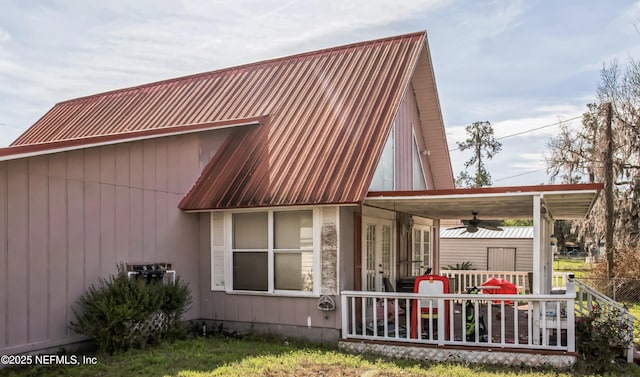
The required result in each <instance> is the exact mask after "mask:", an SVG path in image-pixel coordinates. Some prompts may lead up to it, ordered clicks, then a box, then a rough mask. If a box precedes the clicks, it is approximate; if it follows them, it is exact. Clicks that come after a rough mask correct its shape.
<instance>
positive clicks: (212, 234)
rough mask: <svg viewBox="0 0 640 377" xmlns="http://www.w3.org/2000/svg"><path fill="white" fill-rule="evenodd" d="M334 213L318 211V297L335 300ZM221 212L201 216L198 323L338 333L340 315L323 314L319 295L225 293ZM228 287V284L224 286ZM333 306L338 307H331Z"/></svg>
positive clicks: (331, 208) (331, 209) (333, 210)
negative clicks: (207, 322)
mask: <svg viewBox="0 0 640 377" xmlns="http://www.w3.org/2000/svg"><path fill="white" fill-rule="evenodd" d="M338 214H339V209H338V207H334V206H326V207H320V208H319V215H320V221H319V222H318V223H319V224H320V226H321V229H320V230H321V237H320V238H321V239H320V245H319V246H318V249H319V252H320V258H319V261H320V262H319V263H320V266H319V267H320V268H317V269H315V271H317V272H318V273H319V276H318V278H319V279H320V291H319V294H320V295H330V296H333V297H334V298H335V296H336V295H337V294H338V287H339V284H340V282H339V278H338V271H339V266H338V264H339V262H338V261H339V258H340V256H339V250H338V244H339V243H338V230H339V229H340V225H339V215H338ZM224 216H225V213H224V212H222V211H216V212H211V213H210V214H209V213H207V214H201V215H200V221H201V223H202V224H201V229H202V230H208V231H204V232H201V235H200V245H201V246H200V262H201V264H200V266H201V267H200V268H201V276H202V278H201V279H200V282H201V285H200V295H201V305H200V308H201V317H202V319H207V320H213V321H219V322H222V323H223V324H224V323H226V324H229V323H244V324H246V325H249V324H250V325H251V326H262V327H261V328H262V329H268V330H269V331H277V332H281V333H284V334H286V330H284V329H285V328H295V327H305V328H315V329H323V328H325V329H339V328H340V313H339V310H338V309H336V310H334V311H322V310H320V309H318V308H317V304H318V298H319V297H318V296H314V297H308V296H306V297H305V296H302V297H299V296H293V297H292V296H282V295H266V294H255V295H252V294H247V293H227V292H226V290H225V289H226V288H228V287H226V288H225V283H226V282H225V269H224V264H225V263H226V262H225V253H226V247H227V245H226V242H231V241H230V240H226V238H225V235H227V234H229V232H227V230H226V229H225V227H226V226H228V224H227V223H226V222H225V221H224ZM229 284H230V282H229ZM336 304H337V305H338V304H339V303H336Z"/></svg>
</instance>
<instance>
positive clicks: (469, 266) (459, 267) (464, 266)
mask: <svg viewBox="0 0 640 377" xmlns="http://www.w3.org/2000/svg"><path fill="white" fill-rule="evenodd" d="M442 269H443V270H475V268H474V267H473V263H471V262H462V263H456V264H455V266H452V265H448V266H446V267H442Z"/></svg>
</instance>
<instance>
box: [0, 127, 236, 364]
mask: <svg viewBox="0 0 640 377" xmlns="http://www.w3.org/2000/svg"><path fill="white" fill-rule="evenodd" d="M227 134H228V133H227V131H223V130H221V131H210V132H208V133H201V134H190V135H182V136H170V137H165V138H160V139H156V140H146V141H137V142H130V143H123V144H119V145H116V146H103V147H95V148H89V149H84V150H78V151H72V152H64V153H57V154H51V155H47V156H39V157H31V158H24V159H17V160H11V161H6V162H0V351H2V352H0V353H15V352H24V351H28V350H32V349H39V348H44V347H56V346H58V345H61V344H64V343H66V342H69V341H72V340H74V339H77V338H78V337H77V335H76V334H73V333H71V332H70V331H69V330H68V324H69V321H70V320H71V319H72V318H73V313H72V311H71V306H72V305H74V304H75V302H76V301H77V299H78V298H79V297H80V295H82V293H83V292H84V291H85V290H86V289H87V287H88V286H89V285H91V284H96V283H97V282H98V278H99V277H104V276H106V275H107V274H110V273H113V272H115V266H116V262H168V263H173V266H174V268H175V269H176V270H177V272H178V275H179V276H180V277H181V278H183V279H185V280H186V281H187V282H188V283H189V284H190V287H191V291H192V295H193V304H192V310H191V311H190V312H189V314H188V315H189V316H190V317H191V318H195V317H199V313H200V298H201V297H200V294H199V291H200V287H201V286H203V285H206V284H210V283H208V281H209V279H210V274H207V275H206V277H205V278H203V279H201V278H200V268H201V266H203V265H204V266H209V265H210V263H209V262H208V260H203V259H205V254H203V253H202V252H201V251H200V249H199V248H200V245H199V243H200V240H199V237H198V235H199V233H200V229H199V226H200V225H199V224H200V222H199V220H198V218H199V216H198V215H194V214H185V213H183V212H182V211H180V210H179V209H178V207H177V206H178V203H179V202H180V200H181V199H182V197H184V195H185V194H186V193H187V191H188V190H189V189H190V188H191V185H192V184H193V182H194V181H195V180H196V179H197V177H198V176H199V174H200V170H201V168H202V161H201V148H203V147H204V148H211V147H212V146H213V147H217V146H219V145H220V144H221V143H222V141H221V140H218V139H219V138H224V137H225V136H226V135H227ZM214 152H215V151H208V150H207V151H202V153H204V154H207V155H211V154H213V153H214ZM207 218H208V216H207ZM205 234H206V232H205ZM203 247H205V248H207V247H208V244H207V245H204V246H203ZM206 256H207V257H208V254H207V255H206ZM199 258H200V259H201V260H199ZM205 282H206V283H205ZM208 290H209V289H207V291H208Z"/></svg>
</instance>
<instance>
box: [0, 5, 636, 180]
mask: <svg viewBox="0 0 640 377" xmlns="http://www.w3.org/2000/svg"><path fill="white" fill-rule="evenodd" d="M421 30H426V31H427V38H428V42H429V48H430V51H431V59H432V63H433V67H434V74H435V78H436V84H437V87H438V93H439V100H440V106H441V109H442V113H443V117H444V124H445V130H446V133H447V140H448V143H449V148H450V154H451V161H452V167H453V171H454V175H456V176H457V175H458V174H459V173H460V171H462V170H463V169H464V162H465V161H466V160H467V159H468V158H469V156H470V155H469V154H468V153H467V152H461V151H459V150H457V145H456V142H458V141H462V140H464V139H465V138H466V133H465V127H466V126H467V125H469V124H471V123H473V122H476V121H489V122H490V123H491V124H492V125H493V128H494V131H495V136H496V138H498V139H499V141H501V142H502V144H503V145H502V151H501V152H500V153H498V154H497V155H496V156H495V157H494V158H493V159H492V160H490V161H488V162H487V164H486V167H487V170H488V171H489V172H490V174H491V176H492V179H493V185H494V186H516V185H536V184H546V183H550V179H549V177H548V176H547V174H546V171H545V170H546V169H545V163H544V158H543V153H544V150H545V149H546V145H547V143H548V141H549V139H550V138H551V137H552V136H553V135H554V134H555V133H556V132H557V131H558V126H557V125H554V124H556V123H558V122H559V121H565V122H569V123H570V124H572V125H573V126H574V127H578V126H579V124H580V123H579V117H580V115H581V114H582V113H583V112H584V111H585V110H586V104H588V103H591V102H595V101H596V99H595V91H596V87H597V85H598V82H599V76H600V71H601V69H602V68H603V66H604V65H605V64H611V63H612V62H614V61H617V62H618V64H619V65H621V66H624V65H625V64H627V63H628V62H629V61H630V60H631V59H636V60H637V59H640V31H639V30H640V0H636V1H632V0H616V1H599V0H566V1H549V0H528V1H518V0H504V1H501V0H493V1H481V0H467V1H455V0H407V1H397V0H352V1H344V0H338V1H332V0H292V1H275V0H260V1H258V0H254V1H247V0H234V1H226V0H202V1H199V0H136V1H131V0H110V1H97V0H95V1H94V0H84V1H78V0H50V1H44V0H33V1H20V0H0V147H4V146H7V145H9V143H11V142H12V141H13V140H15V139H16V138H17V137H18V135H20V134H21V133H22V132H23V131H24V130H26V129H27V128H28V127H29V126H31V125H32V124H33V123H35V122H36V121H37V120H38V119H39V118H40V117H41V116H42V115H44V114H45V113H46V112H47V111H48V110H49V109H50V108H51V107H53V105H55V104H56V103H58V102H61V101H64V100H68V99H72V98H77V97H82V96H86V95H91V94H95V93H100V92H105V91H109V90H114V89H119V88H125V87H130V86H134V85H140V84H144V83H149V82H154V81H159V80H164V79H168V78H173V77H180V76H184V75H189V74H194V73H199V72H206V71H212V70H216V69H220V68H225V67H230V66H234V65H239V64H245V63H250V62H255V61H260V60H264V59H270V58H275V57H280V56H287V55H291V54H296V53H301V52H306V51H313V50H317V49H321V48H327V47H333V46H339V45H343V44H347V43H353V42H359V41H364V40H371V39H377V38H383V37H388V36H393V35H399V34H406V33H411V32H416V31H421ZM576 118H578V119H577V120H572V119H576ZM547 125H549V127H544V126H547ZM535 129H538V130H536V131H531V130H535ZM512 135H515V136H512ZM471 173H473V172H471Z"/></svg>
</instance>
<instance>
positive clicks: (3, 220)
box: [0, 162, 9, 348]
mask: <svg viewBox="0 0 640 377" xmlns="http://www.w3.org/2000/svg"><path fill="white" fill-rule="evenodd" d="M7 176H8V175H7V164H6V163H3V162H0V348H5V347H6V346H7V344H9V337H8V335H9V331H8V330H7V323H8V309H9V305H8V304H7V303H8V301H7V300H8V298H9V296H8V291H9V272H8V271H7V269H8V267H9V261H8V259H7V222H8V217H9V211H8V210H7V184H6V182H7V181H8V179H7Z"/></svg>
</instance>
